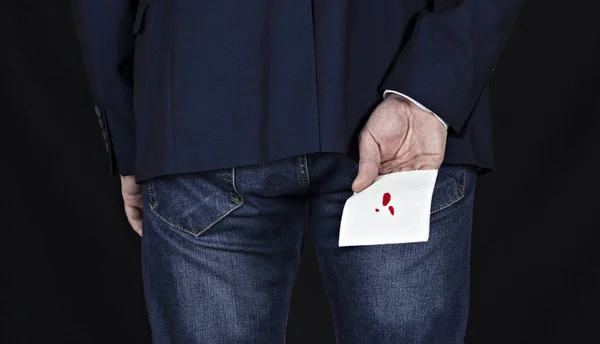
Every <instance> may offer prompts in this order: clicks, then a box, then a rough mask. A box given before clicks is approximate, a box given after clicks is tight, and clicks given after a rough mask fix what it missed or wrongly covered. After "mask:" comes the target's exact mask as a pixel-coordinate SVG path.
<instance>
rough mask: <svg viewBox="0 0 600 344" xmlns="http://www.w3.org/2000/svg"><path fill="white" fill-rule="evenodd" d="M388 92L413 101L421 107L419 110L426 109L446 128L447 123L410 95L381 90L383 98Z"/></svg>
mask: <svg viewBox="0 0 600 344" xmlns="http://www.w3.org/2000/svg"><path fill="white" fill-rule="evenodd" d="M390 93H393V94H397V95H399V96H401V97H404V98H406V99H408V100H409V101H411V102H413V103H414V104H415V105H416V106H418V107H419V108H421V110H423V111H427V112H429V113H431V114H432V115H434V116H435V118H437V119H439V120H440V122H442V124H443V125H444V127H446V129H448V124H447V123H446V122H445V121H444V120H443V119H441V118H440V117H439V116H438V115H436V114H435V113H434V112H433V111H431V110H429V109H428V108H426V107H425V106H423V104H421V103H419V102H418V101H416V100H414V99H412V98H411V97H409V96H407V95H406V94H403V93H400V92H396V91H393V90H385V92H383V98H385V97H387V95H388V94H390Z"/></svg>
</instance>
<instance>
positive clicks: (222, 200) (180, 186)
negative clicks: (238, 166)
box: [143, 168, 244, 236]
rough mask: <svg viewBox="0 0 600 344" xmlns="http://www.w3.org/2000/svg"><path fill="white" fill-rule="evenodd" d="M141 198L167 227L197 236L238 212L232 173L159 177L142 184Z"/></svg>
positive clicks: (199, 173) (236, 193) (216, 171)
mask: <svg viewBox="0 0 600 344" xmlns="http://www.w3.org/2000/svg"><path fill="white" fill-rule="evenodd" d="M143 198H144V201H145V202H146V204H147V205H148V206H149V208H150V211H152V212H153V213H154V214H155V215H156V216H158V217H159V218H160V219H161V220H162V221H163V222H165V223H166V224H167V225H169V226H170V227H173V228H176V229H178V230H181V231H183V232H185V233H189V234H191V235H194V236H199V235H201V234H202V233H204V232H206V231H207V230H208V229H209V228H211V227H212V226H213V225H215V224H216V223H217V222H219V221H220V220H222V219H223V218H224V217H225V216H227V215H228V214H229V213H231V212H232V211H234V210H235V209H237V208H239V207H240V206H241V205H242V204H243V203H244V201H243V199H242V197H241V196H240V195H239V193H238V192H237V190H236V189H235V169H233V168H230V169H222V170H214V171H206V172H195V173H185V174H177V175H169V176H161V177H158V178H154V179H150V180H148V181H147V182H146V183H144V188H143Z"/></svg>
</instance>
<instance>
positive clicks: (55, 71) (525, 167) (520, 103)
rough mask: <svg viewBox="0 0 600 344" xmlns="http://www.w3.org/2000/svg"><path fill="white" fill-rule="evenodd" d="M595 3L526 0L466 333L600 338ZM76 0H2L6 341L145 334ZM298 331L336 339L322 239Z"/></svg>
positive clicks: (497, 110)
mask: <svg viewBox="0 0 600 344" xmlns="http://www.w3.org/2000/svg"><path fill="white" fill-rule="evenodd" d="M599 5H600V4H599V2H598V1H597V0H581V1H577V2H572V1H571V2H565V1H558V0H552V1H549V0H529V1H526V3H525V5H524V7H523V10H522V12H521V16H520V19H519V21H518V23H517V26H516V28H515V30H514V32H513V35H512V38H511V40H510V42H509V43H508V45H507V47H506V49H505V51H504V53H503V55H502V57H501V59H500V62H499V63H498V67H497V69H496V73H495V75H494V77H493V78H492V81H491V83H492V89H493V97H494V121H495V132H496V147H497V149H496V152H497V170H496V171H495V172H494V173H492V174H488V175H485V176H483V177H481V178H480V180H479V183H478V191H477V202H476V210H475V213H476V215H475V225H474V242H473V251H472V252H473V265H472V267H473V271H472V303H471V304H472V306H471V313H470V321H469V327H468V331H467V332H468V333H467V337H468V340H467V342H468V343H597V342H600V339H599V338H598V335H597V333H598V321H599V320H600V316H599V315H598V309H600V297H598V290H599V288H600V278H598V276H599V273H600V269H599V267H598V264H599V263H600V259H599V258H600V257H599V256H600V254H599V251H598V249H597V247H598V238H599V236H598V234H597V233H598V230H600V219H599V218H598V214H600V200H599V199H598V198H599V194H600V176H599V175H598V173H599V172H598V171H599V167H600V162H599V161H600V153H599V149H600V140H598V137H599V136H600V100H599V99H600V86H599V85H600V67H599V66H598V65H599V64H600V21H599V20H598V19H597V18H598V13H599V12H598V10H599V9H600V8H599V7H600V6H599ZM80 56H81V55H80V51H79V46H78V44H77V40H76V35H75V31H74V26H73V23H72V19H71V16H70V12H69V3H68V1H66V0H62V1H59V0H45V1H41V0H28V1H21V0H1V1H0V120H1V123H0V124H1V126H0V129H2V133H1V134H0V137H2V139H1V140H2V141H1V143H2V144H1V148H0V149H1V150H0V153H1V154H2V163H1V165H0V166H1V172H2V175H1V176H0V200H1V207H0V209H1V211H2V213H1V217H0V223H1V225H0V343H11V344H12V343H41V342H50V343H149V330H148V325H147V321H146V314H145V308H144V300H143V294H142V284H141V273H140V267H139V266H140V246H139V239H138V238H137V236H136V235H135V233H134V232H133V231H132V230H131V229H130V228H129V225H128V223H127V220H126V218H125V215H124V213H123V209H122V199H121V196H120V183H119V180H118V179H111V178H110V176H109V173H110V171H109V163H108V158H107V154H106V152H105V151H104V145H103V140H102V137H101V134H100V129H99V128H98V123H97V121H96V116H95V114H94V111H93V102H92V98H91V94H90V91H89V88H88V85H87V81H86V75H85V70H84V67H83V64H82V61H81V58H80ZM305 247H306V249H305V253H306V254H305V259H304V261H303V264H302V268H301V273H300V276H299V280H298V283H297V286H296V290H295V294H294V298H293V302H292V309H291V314H290V319H289V323H288V342H289V343H334V339H333V328H332V323H331V320H330V313H329V309H328V306H327V303H326V299H325V295H324V291H323V289H322V287H321V281H320V275H319V272H318V269H317V267H316V262H315V259H314V256H313V252H312V249H311V247H310V246H305Z"/></svg>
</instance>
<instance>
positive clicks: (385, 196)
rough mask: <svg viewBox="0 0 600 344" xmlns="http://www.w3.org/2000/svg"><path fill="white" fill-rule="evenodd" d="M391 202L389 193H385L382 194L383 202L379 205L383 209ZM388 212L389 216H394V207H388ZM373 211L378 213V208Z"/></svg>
mask: <svg viewBox="0 0 600 344" xmlns="http://www.w3.org/2000/svg"><path fill="white" fill-rule="evenodd" d="M391 200H392V195H391V194H390V193H389V192H386V193H384V194H383V201H382V202H381V203H382V204H383V206H384V207H385V206H386V205H388V204H389V203H390V201H391ZM388 210H389V211H390V214H392V216H394V207H393V206H391V205H390V206H389V207H388ZM375 211H376V212H379V208H375Z"/></svg>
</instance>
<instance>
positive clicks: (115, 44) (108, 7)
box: [71, 0, 137, 176]
mask: <svg viewBox="0 0 600 344" xmlns="http://www.w3.org/2000/svg"><path fill="white" fill-rule="evenodd" d="M71 8H72V14H73V18H74V22H75V29H76V31H77V35H78V37H79V43H80V46H81V51H82V55H83V61H84V64H85V66H86V70H87V75H88V79H89V82H90V86H91V90H92V95H93V98H94V101H95V103H96V115H97V116H98V120H99V122H100V127H101V129H102V136H103V137H104V140H105V147H106V150H107V151H108V154H109V158H110V162H111V173H112V175H113V176H116V175H117V174H121V175H131V174H133V171H134V141H135V138H134V134H135V127H134V117H133V51H134V42H135V35H134V34H133V33H132V28H133V25H134V21H135V18H136V8H137V1H133V0H116V1H115V0H110V1H109V0H71ZM90 112H91V111H90Z"/></svg>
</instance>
